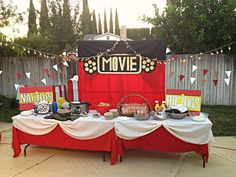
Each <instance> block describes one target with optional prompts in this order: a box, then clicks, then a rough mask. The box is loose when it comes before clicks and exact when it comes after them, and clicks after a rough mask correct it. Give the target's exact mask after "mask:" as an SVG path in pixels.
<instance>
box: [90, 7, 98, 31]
mask: <svg viewBox="0 0 236 177" xmlns="http://www.w3.org/2000/svg"><path fill="white" fill-rule="evenodd" d="M92 17H93V18H92V21H91V23H92V24H91V34H97V33H98V30H97V20H96V14H95V10H93V13H92Z"/></svg>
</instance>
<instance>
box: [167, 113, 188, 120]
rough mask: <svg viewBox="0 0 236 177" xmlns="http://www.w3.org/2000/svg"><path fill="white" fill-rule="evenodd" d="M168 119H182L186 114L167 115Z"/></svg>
mask: <svg viewBox="0 0 236 177" xmlns="http://www.w3.org/2000/svg"><path fill="white" fill-rule="evenodd" d="M169 115H170V117H171V118H173V119H183V118H185V117H187V116H188V112H184V113H169Z"/></svg>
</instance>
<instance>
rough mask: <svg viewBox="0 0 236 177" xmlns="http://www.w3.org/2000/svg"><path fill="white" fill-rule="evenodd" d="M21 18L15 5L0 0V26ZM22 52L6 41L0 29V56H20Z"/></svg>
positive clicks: (16, 21) (5, 25) (15, 21)
mask: <svg viewBox="0 0 236 177" xmlns="http://www.w3.org/2000/svg"><path fill="white" fill-rule="evenodd" d="M22 20H23V19H22V14H20V13H17V12H16V6H12V3H8V4H6V3H4V1H3V0H0V28H4V27H7V26H8V25H9V23H10V21H11V22H12V23H15V24H17V23H18V22H21V21H22ZM6 44H7V45H6ZM13 48H14V49H13ZM22 53H23V50H22V48H19V47H15V46H12V45H11V44H10V43H8V42H6V36H5V35H4V34H3V33H2V32H1V31H0V56H5V57H7V56H21V55H22Z"/></svg>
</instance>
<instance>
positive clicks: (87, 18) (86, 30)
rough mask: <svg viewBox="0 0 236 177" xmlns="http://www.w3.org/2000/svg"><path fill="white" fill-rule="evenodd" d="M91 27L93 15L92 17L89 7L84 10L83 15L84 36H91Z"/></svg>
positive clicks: (82, 27)
mask: <svg viewBox="0 0 236 177" xmlns="http://www.w3.org/2000/svg"><path fill="white" fill-rule="evenodd" d="M90 26H91V15H90V12H89V8H88V6H85V9H84V10H83V12H82V15H81V32H82V35H86V34H89V32H90Z"/></svg>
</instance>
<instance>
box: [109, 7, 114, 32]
mask: <svg viewBox="0 0 236 177" xmlns="http://www.w3.org/2000/svg"><path fill="white" fill-rule="evenodd" d="M109 32H110V33H114V30H113V18H112V9H110V28H109Z"/></svg>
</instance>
